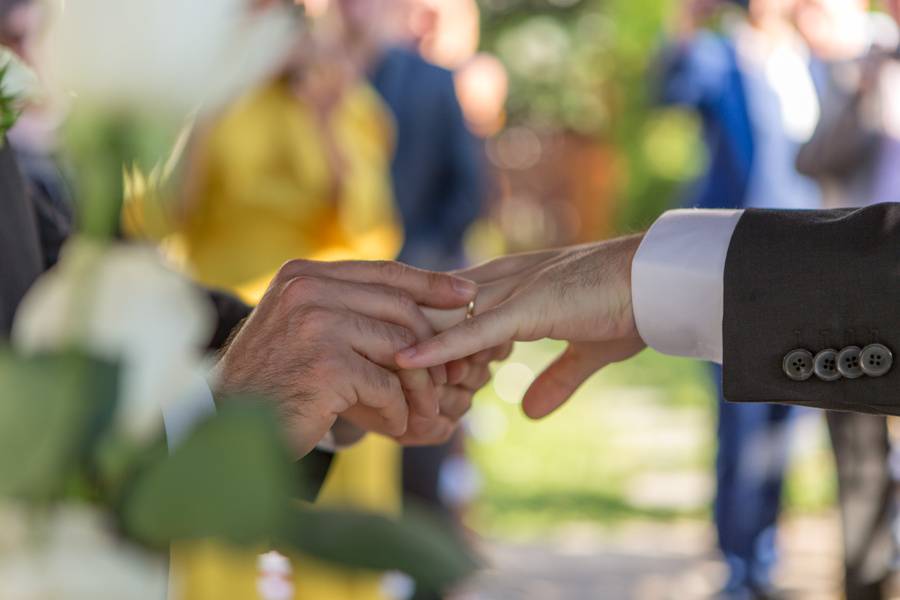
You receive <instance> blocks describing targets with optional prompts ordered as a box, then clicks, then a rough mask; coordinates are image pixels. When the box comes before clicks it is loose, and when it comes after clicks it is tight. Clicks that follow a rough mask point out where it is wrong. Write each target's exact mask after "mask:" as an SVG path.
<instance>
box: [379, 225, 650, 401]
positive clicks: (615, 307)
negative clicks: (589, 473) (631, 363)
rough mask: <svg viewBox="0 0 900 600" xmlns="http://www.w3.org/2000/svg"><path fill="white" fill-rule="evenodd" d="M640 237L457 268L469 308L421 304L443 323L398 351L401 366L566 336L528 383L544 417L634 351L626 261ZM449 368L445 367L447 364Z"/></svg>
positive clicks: (637, 342)
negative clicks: (469, 286) (465, 282)
mask: <svg viewBox="0 0 900 600" xmlns="http://www.w3.org/2000/svg"><path fill="white" fill-rule="evenodd" d="M640 242H641V236H632V237H627V238H620V239H616V240H611V241H608V242H601V243H597V244H587V245H583V246H577V247H573V248H565V249H561V250H549V251H544V252H537V253H532V254H522V255H517V256H511V257H506V258H500V259H498V260H495V261H492V262H489V263H487V264H484V265H481V266H478V267H475V268H473V269H469V270H465V271H461V272H460V273H458V274H459V275H460V276H462V277H465V278H466V279H470V280H472V281H475V282H476V283H478V284H479V292H478V296H477V298H476V304H475V314H474V316H473V317H472V318H470V319H466V318H465V317H466V311H465V310H463V309H456V310H444V311H436V310H431V311H426V314H427V315H428V317H429V319H430V321H431V322H432V324H433V326H434V327H435V328H436V329H438V330H444V331H443V332H442V333H440V334H439V335H437V336H435V337H433V338H431V339H428V340H426V341H422V342H419V343H418V344H417V345H415V346H413V347H411V348H408V349H406V350H404V351H402V352H400V353H398V354H397V359H396V360H397V364H398V365H399V366H400V367H401V368H405V369H417V368H418V369H421V368H426V367H432V366H435V365H442V364H448V363H449V364H450V365H452V364H453V361H456V360H459V359H462V358H465V357H469V356H473V355H474V356H477V355H478V354H479V353H480V352H483V351H486V350H488V349H490V348H494V347H497V346H502V345H505V344H508V343H509V342H511V341H533V340H538V339H542V338H552V339H558V340H566V341H568V342H570V344H569V348H568V349H567V350H566V352H565V353H564V354H563V355H562V356H560V357H559V358H558V359H557V360H556V361H555V362H554V363H553V364H552V365H550V367H548V368H547V369H546V370H545V371H544V372H543V373H542V374H541V375H540V376H539V377H538V378H537V379H536V380H535V381H534V383H533V384H532V386H531V388H530V389H529V390H528V392H527V394H526V396H525V399H524V401H523V408H524V410H525V412H526V414H528V415H529V416H530V417H532V418H540V417H543V416H546V415H547V414H549V413H550V412H552V411H553V410H555V409H556V408H557V407H559V406H560V405H561V404H563V403H564V402H565V401H566V400H567V399H568V398H569V397H570V396H571V395H572V394H573V393H574V392H575V390H577V389H578V387H579V386H580V385H581V384H582V383H584V381H585V380H587V378H588V377H590V376H591V375H592V374H593V373H595V372H596V371H598V370H599V369H601V368H603V367H604V366H606V365H608V364H610V363H613V362H618V361H622V360H625V359H626V358H629V357H631V356H633V355H635V354H637V353H638V352H640V351H641V350H642V349H643V348H644V347H645V344H644V342H643V340H641V338H640V336H639V335H638V332H637V327H636V326H635V322H634V314H633V311H632V303H631V263H632V260H633V258H634V255H635V253H636V252H637V249H638V246H639V245H640ZM449 368H451V367H449V366H448V369H449Z"/></svg>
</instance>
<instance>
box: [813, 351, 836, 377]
mask: <svg viewBox="0 0 900 600" xmlns="http://www.w3.org/2000/svg"><path fill="white" fill-rule="evenodd" d="M837 358H838V353H837V350H835V349H833V348H828V349H827V350H822V351H821V352H819V353H818V354H816V357H815V358H814V359H813V371H815V373H816V377H818V378H819V379H821V380H822V381H836V380H838V379H840V378H841V372H840V371H838V368H837Z"/></svg>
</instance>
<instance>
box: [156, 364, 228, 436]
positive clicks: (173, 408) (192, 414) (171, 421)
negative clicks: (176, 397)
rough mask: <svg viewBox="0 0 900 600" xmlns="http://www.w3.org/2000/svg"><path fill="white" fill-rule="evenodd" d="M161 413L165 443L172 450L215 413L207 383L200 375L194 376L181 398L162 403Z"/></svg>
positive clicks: (213, 402) (214, 405)
mask: <svg viewBox="0 0 900 600" xmlns="http://www.w3.org/2000/svg"><path fill="white" fill-rule="evenodd" d="M162 413H163V423H164V425H165V428H166V443H167V444H168V446H169V450H172V449H173V448H175V447H176V446H178V445H179V444H181V443H182V442H183V441H184V440H185V439H187V437H188V436H189V435H190V433H191V432H192V431H193V430H194V428H195V427H196V426H197V425H198V424H199V423H200V422H201V421H204V420H206V419H208V418H209V417H211V416H213V415H214V414H216V403H215V401H214V400H213V395H212V391H211V390H210V387H209V383H208V382H207V381H206V379H204V378H203V377H201V376H200V375H197V376H195V377H194V379H193V380H192V381H191V388H190V391H189V392H188V393H186V394H185V395H184V396H183V400H181V401H179V402H172V403H168V404H164V405H163V407H162Z"/></svg>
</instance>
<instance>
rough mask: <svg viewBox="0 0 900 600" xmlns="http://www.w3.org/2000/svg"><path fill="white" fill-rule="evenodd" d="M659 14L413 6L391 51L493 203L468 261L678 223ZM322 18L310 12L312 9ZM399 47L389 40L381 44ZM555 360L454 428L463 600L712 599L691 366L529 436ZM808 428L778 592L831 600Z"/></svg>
mask: <svg viewBox="0 0 900 600" xmlns="http://www.w3.org/2000/svg"><path fill="white" fill-rule="evenodd" d="M676 4H677V3H676V2H674V1H672V0H482V1H480V2H478V3H477V4H476V3H475V2H474V1H470V0H422V1H421V2H418V3H411V8H410V11H409V22H408V23H406V24H405V25H406V27H408V29H407V32H408V35H410V36H412V37H413V38H415V39H418V40H419V44H420V48H421V51H422V52H423V53H424V54H425V56H427V57H428V58H429V59H430V60H432V61H433V62H436V63H438V64H441V65H443V66H446V67H448V68H451V69H454V70H455V71H456V73H457V75H456V81H457V93H458V95H459V98H460V100H461V103H462V105H463V108H464V111H465V114H466V116H467V119H468V121H469V123H470V125H471V127H472V129H473V131H475V132H476V133H477V134H478V135H479V136H481V137H483V138H484V142H483V144H484V151H485V156H486V157H487V160H488V161H489V163H490V166H491V194H490V203H489V208H488V211H487V214H486V215H485V217H484V218H483V219H482V220H481V221H480V222H479V223H478V224H477V225H476V226H474V227H473V228H472V229H471V230H470V232H469V236H468V243H467V246H468V250H469V254H470V256H471V257H472V258H473V260H483V259H487V258H491V257H493V256H497V255H500V254H503V253H507V252H514V251H523V250H531V249H535V248H542V247H548V246H556V245H561V244H568V243H575V242H581V241H588V240H595V239H600V238H604V237H608V236H611V235H614V234H617V233H621V232H630V231H637V230H639V229H640V228H643V227H645V226H647V225H648V224H649V223H651V222H652V221H653V219H654V218H655V217H656V216H657V215H658V214H659V213H660V212H661V211H663V210H665V209H667V208H670V207H673V206H677V205H678V203H679V201H680V197H679V192H680V191H681V190H682V189H683V187H684V186H685V184H686V183H687V182H689V181H690V180H691V179H693V178H694V177H696V176H697V175H698V173H700V172H701V171H702V169H703V167H704V165H705V161H706V157H705V155H704V148H703V145H702V143H701V141H700V139H699V124H698V123H697V121H696V120H695V118H694V117H693V116H691V115H690V114H688V113H686V112H683V111H680V110H675V109H665V108H659V107H655V106H653V105H652V102H651V101H650V96H651V95H652V93H653V90H652V85H653V81H654V79H653V65H654V58H655V56H656V53H657V52H658V50H659V45H660V42H661V40H662V38H663V36H664V34H665V31H666V23H668V22H669V21H670V20H671V19H670V16H671V11H672V9H673V8H674V7H675V6H676ZM309 5H310V8H311V9H312V8H313V7H314V6H315V9H316V10H317V11H321V12H323V13H324V12H325V9H326V8H327V6H326V5H327V1H326V0H318V1H317V2H315V3H313V2H312V0H310V1H309ZM398 26H399V27H401V29H402V28H403V26H404V24H403V23H400V24H399V25H398ZM561 349H562V345H560V344H556V343H552V342H545V343H538V344H530V345H520V347H519V348H518V349H517V351H516V353H515V354H514V355H513V357H512V358H511V359H510V360H509V361H508V362H507V363H506V364H504V365H502V366H500V367H499V368H498V369H497V370H496V375H495V379H494V381H493V383H492V384H491V385H490V386H489V387H488V388H487V389H485V390H484V391H483V392H481V393H480V394H479V396H478V399H477V402H476V406H475V408H474V410H473V411H472V413H471V415H470V417H469V419H468V421H467V423H466V428H467V432H468V442H467V449H468V453H469V456H470V458H471V459H472V461H473V466H474V468H471V467H470V466H468V465H466V464H465V463H460V464H457V465H455V468H452V469H448V470H447V471H446V473H445V476H446V477H445V479H446V481H445V482H444V484H445V489H444V493H445V494H446V495H447V496H448V497H449V498H450V499H451V500H452V501H454V502H458V503H459V504H460V506H461V509H462V510H463V512H464V515H465V517H464V518H465V522H466V524H467V525H468V526H469V527H470V528H471V529H472V530H473V531H474V532H476V533H477V534H478V535H480V536H484V538H485V542H484V544H485V546H484V551H485V552H486V554H487V556H488V557H489V559H490V560H491V562H492V565H493V566H492V568H491V569H489V570H488V572H486V573H485V574H484V575H483V576H482V577H481V578H479V580H478V581H476V582H475V583H473V584H472V585H471V586H469V588H468V589H467V590H464V591H463V592H461V593H460V594H459V598H460V599H461V600H463V599H465V600H470V599H471V600H476V599H495V598H496V599H500V598H523V599H535V600H538V599H540V600H555V599H567V600H568V599H573V600H574V599H586V598H638V599H653V598H679V599H687V598H705V597H708V596H709V595H710V594H712V593H714V592H715V591H716V590H717V589H718V588H719V587H721V586H722V585H723V583H724V578H725V569H724V567H723V566H722V565H721V564H720V562H719V559H718V557H717V555H716V552H715V533H714V530H713V529H712V526H711V524H710V523H711V501H712V497H713V493H714V487H715V479H714V457H715V411H716V405H715V396H714V390H713V388H712V384H711V381H710V377H709V374H708V373H707V367H706V365H703V364H699V363H697V362H693V361H688V360H678V359H672V358H668V357H664V356H661V355H659V354H656V353H654V352H652V351H647V352H645V353H644V354H643V355H641V356H640V357H639V358H638V359H637V360H634V361H632V362H630V363H628V364H624V365H617V366H613V367H610V368H608V369H607V370H605V371H604V372H603V373H601V374H599V375H598V376H596V377H595V378H594V379H592V380H591V381H590V382H589V383H588V384H587V385H586V386H585V387H584V388H583V389H582V390H581V391H580V392H579V393H578V394H577V395H576V397H575V398H574V399H573V400H572V401H571V402H570V403H569V404H568V405H567V406H566V407H564V408H563V409H562V410H561V411H560V412H559V413H558V414H555V415H553V416H551V417H549V418H548V419H546V420H545V421H542V422H540V423H534V422H532V421H529V420H528V419H527V418H526V417H524V415H523V414H522V412H521V410H520V408H519V403H520V400H521V398H522V395H523V393H524V391H525V390H526V389H527V387H528V384H529V383H530V381H531V380H532V379H533V378H534V377H535V375H536V374H537V373H539V372H540V370H541V369H542V368H543V366H544V365H546V364H548V363H549V362H550V361H551V360H552V358H553V357H554V356H556V355H557V354H558V352H559V351H560V350H561ZM833 469H834V466H833V459H832V458H831V452H830V446H829V442H828V438H827V432H826V430H825V426H824V420H823V419H822V417H821V415H820V414H818V413H810V414H809V415H808V416H806V417H804V418H802V419H801V422H800V425H799V427H798V432H797V434H796V437H795V441H794V444H793V451H792V459H791V466H790V469H789V475H788V479H787V485H786V488H785V496H786V498H785V505H786V509H785V511H784V513H783V514H784V517H783V519H782V520H783V525H782V527H781V536H782V539H781V541H780V544H781V547H782V549H783V552H784V556H783V559H782V561H781V565H780V568H779V575H778V576H779V578H780V583H781V584H783V585H784V586H785V587H787V588H788V589H791V590H793V591H792V594H794V595H792V596H791V597H797V598H815V599H823V598H829V597H836V595H837V594H838V592H837V590H838V588H839V585H840V584H839V578H840V568H841V558H840V542H839V525H838V522H837V520H836V515H835V509H834V501H835V487H836V483H835V476H834V473H833Z"/></svg>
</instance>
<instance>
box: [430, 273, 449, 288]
mask: <svg viewBox="0 0 900 600" xmlns="http://www.w3.org/2000/svg"><path fill="white" fill-rule="evenodd" d="M425 277H426V281H427V285H428V289H429V290H432V291H437V290H440V289H442V288H443V287H444V284H445V283H446V282H447V277H446V276H445V275H443V274H441V273H434V272H431V271H429V272H428V273H427V274H426V276H425Z"/></svg>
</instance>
